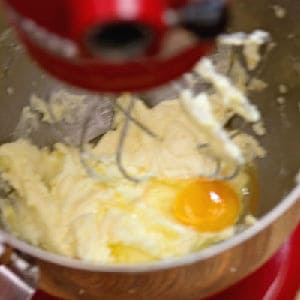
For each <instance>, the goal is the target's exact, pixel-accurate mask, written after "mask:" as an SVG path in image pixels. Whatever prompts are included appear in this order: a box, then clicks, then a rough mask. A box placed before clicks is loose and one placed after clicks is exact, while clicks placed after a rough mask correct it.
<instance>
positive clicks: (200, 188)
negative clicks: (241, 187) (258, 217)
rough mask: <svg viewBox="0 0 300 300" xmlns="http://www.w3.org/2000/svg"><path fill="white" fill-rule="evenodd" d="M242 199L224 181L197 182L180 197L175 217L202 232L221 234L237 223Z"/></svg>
mask: <svg viewBox="0 0 300 300" xmlns="http://www.w3.org/2000/svg"><path fill="white" fill-rule="evenodd" d="M239 213H240V199H239V198H238V195H237V194H236V192H235V191H234V190H233V188H232V187H231V186H230V185H229V184H228V183H226V182H224V181H206V180H200V179H199V180H195V181H193V182H191V183H189V184H187V185H186V186H185V187H184V188H183V189H182V190H181V191H180V192H179V193H178V194H177V197H176V200H175V205H174V215H175V217H176V218H177V219H178V220H179V221H180V222H182V223H184V224H186V225H191V226H193V227H195V228H196V229H197V230H198V231H200V232H213V231H221V230H223V229H225V228H227V227H229V226H231V225H233V224H235V223H236V221H237V219H238V216H239Z"/></svg>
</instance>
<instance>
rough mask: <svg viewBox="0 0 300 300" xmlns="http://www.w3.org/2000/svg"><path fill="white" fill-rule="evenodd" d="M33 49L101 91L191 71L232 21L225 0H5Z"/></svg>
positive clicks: (66, 76)
mask: <svg viewBox="0 0 300 300" xmlns="http://www.w3.org/2000/svg"><path fill="white" fill-rule="evenodd" d="M4 6H5V8H6V11H7V15H8V17H9V19H10V21H11V22H12V24H13V25H14V27H15V28H16V29H17V32H18V33H19V36H20V38H21V39H22V41H23V43H24V44H25V45H26V48H27V49H28V51H29V53H30V54H31V56H32V57H33V58H34V60H36V61H37V62H38V63H39V65H40V66H42V67H43V68H44V69H45V70H46V71H48V72H49V73H50V74H52V75H54V76H55V77H58V78H59V79H61V80H63V81H66V82H68V83H70V84H72V85H75V86H79V87H81V88H85V89H89V90H93V91H97V92H106V91H107V92H119V91H135V90H143V89H147V88H151V87H155V86H159V85H162V84H164V83H165V82H168V81H170V80H172V79H175V78H177V77H179V76H180V75H182V74H183V73H185V72H186V71H188V70H190V69H191V68H192V66H193V65H194V64H195V63H196V62H197V61H198V60H199V58H200V57H201V56H203V55H205V54H207V53H208V52H209V51H210V50H211V48H212V46H213V44H214V37H215V36H216V34H218V33H219V32H220V31H222V30H223V28H224V26H225V24H226V21H227V2H226V0H199V1H190V0H110V1H105V0H85V1H81V0H51V1H39V0H27V1H23V0H4Z"/></svg>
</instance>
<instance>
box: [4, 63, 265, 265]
mask: <svg viewBox="0 0 300 300" xmlns="http://www.w3.org/2000/svg"><path fill="white" fill-rule="evenodd" d="M201 68H202V69H201ZM203 68H204V70H206V76H207V80H209V81H211V83H212V84H213V85H214V84H215V87H216V90H217V91H216V93H215V94H211V95H206V94H200V95H198V96H196V97H193V96H192V95H191V94H189V93H188V91H183V93H182V99H181V101H179V100H178V99H176V100H170V101H165V102H162V103H160V104H159V105H158V106H156V107H154V108H152V109H150V108H147V107H146V106H145V105H144V104H143V103H142V102H140V101H138V102H137V104H136V106H135V108H134V111H133V117H134V118H136V119H137V120H139V121H141V122H142V123H143V124H144V125H145V126H146V127H149V128H151V130H152V131H153V132H154V133H155V135H156V138H154V137H151V136H149V135H147V134H145V133H144V132H143V131H142V130H141V129H140V128H138V127H137V126H136V125H134V124H131V126H130V128H129V132H128V136H127V139H126V145H125V149H124V153H123V164H124V167H125V168H126V170H127V171H128V172H129V173H130V174H131V175H132V176H135V177H143V176H151V179H149V180H146V181H144V182H142V183H134V182H131V181H128V180H127V179H125V178H124V177H123V176H122V174H121V173H120V171H119V169H118V167H117V164H116V149H117V143H118V140H119V136H120V132H121V130H122V127H123V125H124V115H123V114H122V113H121V112H117V113H116V116H115V120H114V127H113V130H111V131H109V132H107V133H106V134H105V135H104V137H103V138H102V139H101V140H100V142H99V143H98V144H97V145H96V146H88V147H89V148H90V149H89V151H90V152H91V153H93V154H94V155H96V156H97V157H98V162H96V161H95V160H88V161H87V163H88V164H89V165H90V166H91V167H92V168H93V169H94V170H95V171H96V172H97V174H98V175H99V178H98V180H95V179H94V178H91V177H90V176H88V174H87V172H86V170H85V169H84V168H83V166H82V164H81V162H80V157H79V151H78V149H76V148H73V147H71V146H67V145H64V144H56V145H55V146H54V147H53V149H51V150H50V149H47V148H44V149H39V148H37V147H35V146H34V145H33V144H32V143H31V142H29V141H28V140H23V139H19V140H17V141H15V142H13V143H9V144H4V145H2V146H1V147H0V169H1V178H2V188H4V189H6V192H7V194H8V196H7V197H6V198H5V199H1V200H0V211H1V214H2V220H3V222H4V224H5V226H6V227H7V229H8V230H9V231H11V232H12V233H14V234H15V235H16V236H18V237H20V238H22V239H24V240H26V241H28V242H30V243H32V244H33V245H36V246H39V247H42V248H44V249H47V250H49V251H52V252H55V253H59V254H62V255H66V256H69V257H74V258H79V259H83V260H86V261H89V262H94V263H110V264H111V263H138V262H145V261H146V262H150V261H154V260H159V259H166V258H171V257H178V256H183V255H185V254H187V253H191V252H195V251H198V250H200V249H202V248H204V247H207V246H209V245H211V244H213V243H216V242H218V241H221V240H224V239H227V238H229V237H230V236H232V235H233V234H234V226H228V227H227V228H224V229H223V230H217V231H207V232H201V231H199V230H197V228H195V227H193V226H189V225H186V224H184V223H182V222H180V221H179V220H178V218H176V217H175V216H174V201H175V199H176V197H177V195H178V194H179V193H180V192H181V191H182V190H183V188H184V187H185V186H186V185H187V181H186V180H188V179H192V178H199V176H204V175H205V174H212V173H213V171H214V170H215V163H216V160H215V157H219V158H221V159H222V162H223V164H222V169H221V174H223V175H226V174H228V173H230V172H232V170H233V169H234V168H235V166H236V164H237V163H238V164H241V163H247V162H249V161H251V160H252V159H253V156H255V155H256V156H257V155H258V156H259V155H263V150H262V149H261V148H260V147H259V145H258V144H257V143H256V144H255V142H254V141H255V140H253V142H252V144H249V143H248V142H249V139H248V140H247V138H246V137H244V138H240V139H236V140H235V139H233V140H232V139H230V138H229V133H227V132H226V131H225V130H223V128H222V124H223V123H224V122H225V121H226V118H228V116H230V115H231V114H232V113H237V114H240V115H241V116H244V117H245V118H246V119H247V118H249V120H248V121H258V120H259V113H258V112H257V110H256V108H255V107H254V106H252V105H250V103H249V102H248V100H247V98H245V97H244V95H243V94H241V93H240V92H239V91H238V90H237V89H236V88H234V87H233V86H232V85H231V84H230V82H229V81H227V80H226V79H225V78H224V77H222V76H221V75H218V76H219V77H218V76H217V74H216V73H215V70H213V68H212V66H211V64H210V63H209V62H208V61H204V63H203V64H202V67H201V66H199V68H198V71H199V72H200V73H201V71H203ZM205 68H206V69H205ZM216 76H217V77H216ZM216 78H217V81H218V82H216V81H214V80H215V79H216ZM222 95H223V96H224V95H225V96H226V97H225V98H222ZM130 97H131V96H130V95H123V96H122V97H121V99H119V104H120V105H122V106H123V107H124V108H126V107H127V106H128V103H129V101H130ZM223 102H224V103H223ZM251 118H252V119H251ZM203 143H208V144H210V147H208V148H207V149H203V150H201V151H200V150H199V147H197V145H201V144H203ZM249 180H250V179H249V176H248V174H247V172H245V171H244V169H243V168H242V169H241V172H239V174H238V176H237V177H235V178H234V180H231V181H230V182H229V185H230V186H231V187H232V188H233V189H234V190H235V192H236V194H237V196H238V197H239V201H240V215H241V214H243V213H245V211H244V209H245V207H244V202H243V201H244V195H246V194H247V193H248V192H249V190H248V184H249ZM213 196H214V195H213ZM215 201H218V198H217V199H215ZM237 219H238V218H237ZM237 219H236V221H237ZM233 225H234V224H233Z"/></svg>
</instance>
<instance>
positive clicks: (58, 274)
mask: <svg viewBox="0 0 300 300" xmlns="http://www.w3.org/2000/svg"><path fill="white" fill-rule="evenodd" d="M276 4H280V5H281V6H283V7H284V8H285V10H286V14H284V13H283V14H280V13H279V14H278V12H277V16H276V14H275V10H276V6H275V7H274V5H276ZM299 15H300V2H299V1H298V0H282V1H278V2H276V1H270V0H260V1H255V2H254V1H253V0H236V1H233V18H232V24H231V28H230V30H232V31H247V32H249V31H252V30H254V29H257V28H260V29H264V30H267V31H269V32H270V33H271V34H272V37H273V40H274V42H275V43H276V46H275V47H274V49H273V50H272V52H271V54H270V57H269V59H268V61H267V63H266V65H265V68H264V71H263V72H262V74H261V78H262V79H263V80H265V81H266V82H267V83H268V85H269V86H268V88H267V89H266V90H264V91H263V92H261V93H257V94H253V95H252V99H253V100H254V102H255V103H256V104H257V105H258V106H259V109H260V110H261V112H262V115H263V118H264V120H265V123H266V128H267V135H266V136H265V137H263V139H262V143H263V145H264V146H265V148H266V149H267V152H268V154H267V157H266V158H265V159H263V160H262V161H261V162H260V163H259V166H258V172H259V180H260V194H261V200H260V209H259V213H258V217H259V221H258V222H257V224H255V225H254V226H252V227H251V228H249V229H247V230H246V231H244V232H241V233H239V234H237V235H235V236H234V237H233V238H231V239H229V240H227V241H225V242H223V243H220V244H218V245H215V246H213V247H210V248H209V249H207V250H204V251H202V252H200V253H196V254H191V255H188V256H186V257H183V258H179V259H172V260H169V261H163V262H158V263H153V264H150V265H139V266H135V267H129V266H114V267H110V266H94V265H89V264H87V263H84V262H81V261H76V260H72V259H68V258H64V257H60V256H57V255H54V254H51V253H48V252H45V251H42V250H40V249H37V248H34V247H32V246H30V245H28V244H26V243H24V242H22V241H20V240H18V239H16V238H14V237H13V236H11V235H10V234H9V233H7V232H5V231H0V237H1V239H2V242H4V243H5V244H6V245H10V246H11V247H12V248H13V249H14V254H13V255H7V256H6V258H2V260H0V261H2V262H3V263H4V262H5V263H6V266H4V265H2V266H1V267H0V288H1V291H6V293H7V294H6V296H4V298H2V299H5V300H6V299H26V298H25V295H27V296H28V295H29V296H30V294H31V293H32V292H33V288H36V286H35V283H36V281H35V280H34V279H35V277H34V276H31V275H32V274H33V275H34V274H36V272H34V271H35V270H36V269H34V268H28V265H27V264H26V263H25V262H24V259H26V260H27V261H28V260H29V261H30V265H35V266H38V269H39V280H38V287H39V288H41V289H44V290H45V291H47V292H49V293H50V294H53V295H57V296H62V297H64V298H66V299H82V300H96V299H105V300H117V299H118V300H119V299H122V300H137V299H138V300H150V299H162V298H163V299H165V300H195V299H199V298H201V297H206V296H209V295H212V294H214V293H216V292H218V291H220V290H222V289H224V288H226V287H228V286H230V285H231V284H233V283H235V282H237V281H238V280H240V279H241V278H243V277H245V276H246V275H247V274H249V273H250V272H252V271H254V270H255V269H257V268H258V267H259V266H261V265H262V264H263V263H264V262H265V261H266V260H267V259H268V258H270V256H271V255H273V254H274V252H275V251H276V250H277V249H278V247H279V246H280V245H281V244H282V243H283V241H284V240H285V239H286V238H287V237H288V236H289V234H290V233H291V232H292V230H293V228H294V227H295V226H296V225H297V223H298V222H299V220H300V201H299V200H300V185H299V184H298V186H297V184H296V181H295V178H296V174H297V172H298V171H299V167H300V141H299V137H300V111H299V110H300V107H299V104H300V26H299V21H298V20H299ZM4 28H5V25H4V23H3V24H1V29H2V30H3V29H4ZM8 40H9V41H7V38H3V39H2V40H1V41H0V76H1V78H0V99H1V101H0V105H1V110H0V141H1V142H6V141H8V140H10V138H11V136H10V133H11V132H12V131H13V129H14V128H15V126H16V124H17V120H18V118H19V116H20V112H21V110H22V108H23V107H24V106H25V105H26V104H27V102H28V99H29V96H30V94H31V93H32V92H33V91H34V92H37V93H47V92H48V91H49V90H51V89H53V88H57V86H58V85H59V84H58V83H57V82H55V81H54V80H52V79H50V78H49V77H47V76H45V75H42V73H41V71H40V70H39V69H38V68H37V67H36V66H35V65H34V64H33V63H32V62H30V61H29V59H28V58H27V57H26V56H25V55H24V54H23V52H22V51H19V54H18V55H13V53H14V52H15V50H16V49H15V43H14V42H13V41H12V40H10V39H8ZM17 52H18V51H17ZM280 85H285V86H286V87H287V93H286V94H284V95H281V94H280V88H279V86H280ZM281 90H282V89H281ZM281 92H282V91H281ZM284 92H285V91H284ZM280 96H281V97H282V96H284V97H285V103H284V104H278V101H277V98H278V97H280ZM39 138H40V139H46V140H47V137H46V136H40V137H39ZM17 250H18V251H17ZM22 263H23V264H22ZM9 268H10V269H9ZM12 269H13V270H14V272H17V273H18V275H14V274H13V273H11V272H10V270H12ZM24 270H25V274H27V275H26V276H24ZM8 275H9V278H8ZM20 278H23V279H25V281H24V282H23V283H21V282H20V280H19V279H20ZM275 292H276V291H275ZM3 293H4V292H3ZM12 294H14V295H18V297H19V298H18V297H16V298H13V297H12V298H10V297H11V295H12ZM0 298H1V294H0Z"/></svg>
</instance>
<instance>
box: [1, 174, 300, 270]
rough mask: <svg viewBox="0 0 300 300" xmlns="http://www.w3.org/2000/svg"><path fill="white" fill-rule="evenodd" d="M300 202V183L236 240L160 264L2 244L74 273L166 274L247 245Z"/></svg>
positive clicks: (12, 241) (6, 239)
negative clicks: (95, 258) (112, 262)
mask: <svg viewBox="0 0 300 300" xmlns="http://www.w3.org/2000/svg"><path fill="white" fill-rule="evenodd" d="M299 175H300V174H299ZM299 177H300V176H299ZM297 201H300V180H299V181H298V183H297V184H296V187H294V188H293V189H292V191H291V192H290V193H289V194H288V195H287V196H286V197H284V199H283V200H282V201H280V203H279V204H277V205H276V206H275V207H274V208H273V209H271V210H270V211H269V212H268V213H266V214H265V215H264V216H262V217H261V218H260V219H259V220H258V222H256V223H255V224H254V225H252V226H251V227H249V228H247V229H246V230H244V231H242V232H240V233H237V234H235V235H234V236H233V237H231V238H229V239H227V240H225V241H223V242H221V243H218V244H216V245H213V246H211V247H208V248H207V249H203V250H201V251H198V252H195V253H190V254H187V255H185V256H182V257H175V258H169V259H164V260H159V261H157V262H149V263H142V264H117V265H109V264H99V263H96V264H95V263H89V262H85V261H83V260H79V259H73V258H69V257H64V256H62V255H59V254H55V253H51V252H48V251H46V250H43V249H40V248H38V247H35V246H33V245H30V244H29V243H27V242H25V241H22V240H19V239H18V238H16V237H14V236H13V235H11V234H9V233H8V232H5V231H3V230H1V229H0V243H6V244H8V245H10V246H11V247H13V248H15V249H18V250H19V251H21V252H22V253H25V254H27V255H30V256H32V257H34V258H38V259H40V260H43V261H46V262H48V263H53V264H56V265H60V266H64V267H69V268H71V269H78V270H81V271H91V272H106V273H148V272H155V271H163V270H166V269H171V268H177V267H183V266H186V265H190V264H194V263H199V262H200V261H204V260H206V259H209V258H212V257H214V256H217V255H220V254H221V253H222V252H225V251H227V250H229V249H231V248H233V247H236V246H238V245H240V244H242V243H243V242H245V241H247V240H248V239H250V238H252V237H253V236H255V235H257V234H258V233H259V232H260V231H262V230H264V229H265V228H266V227H268V226H269V225H270V224H272V223H273V222H274V221H276V219H278V218H279V217H280V216H281V215H283V214H284V213H285V212H286V211H287V210H288V209H290V208H291V207H292V206H293V205H294V204H295V203H296V202H297Z"/></svg>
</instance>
